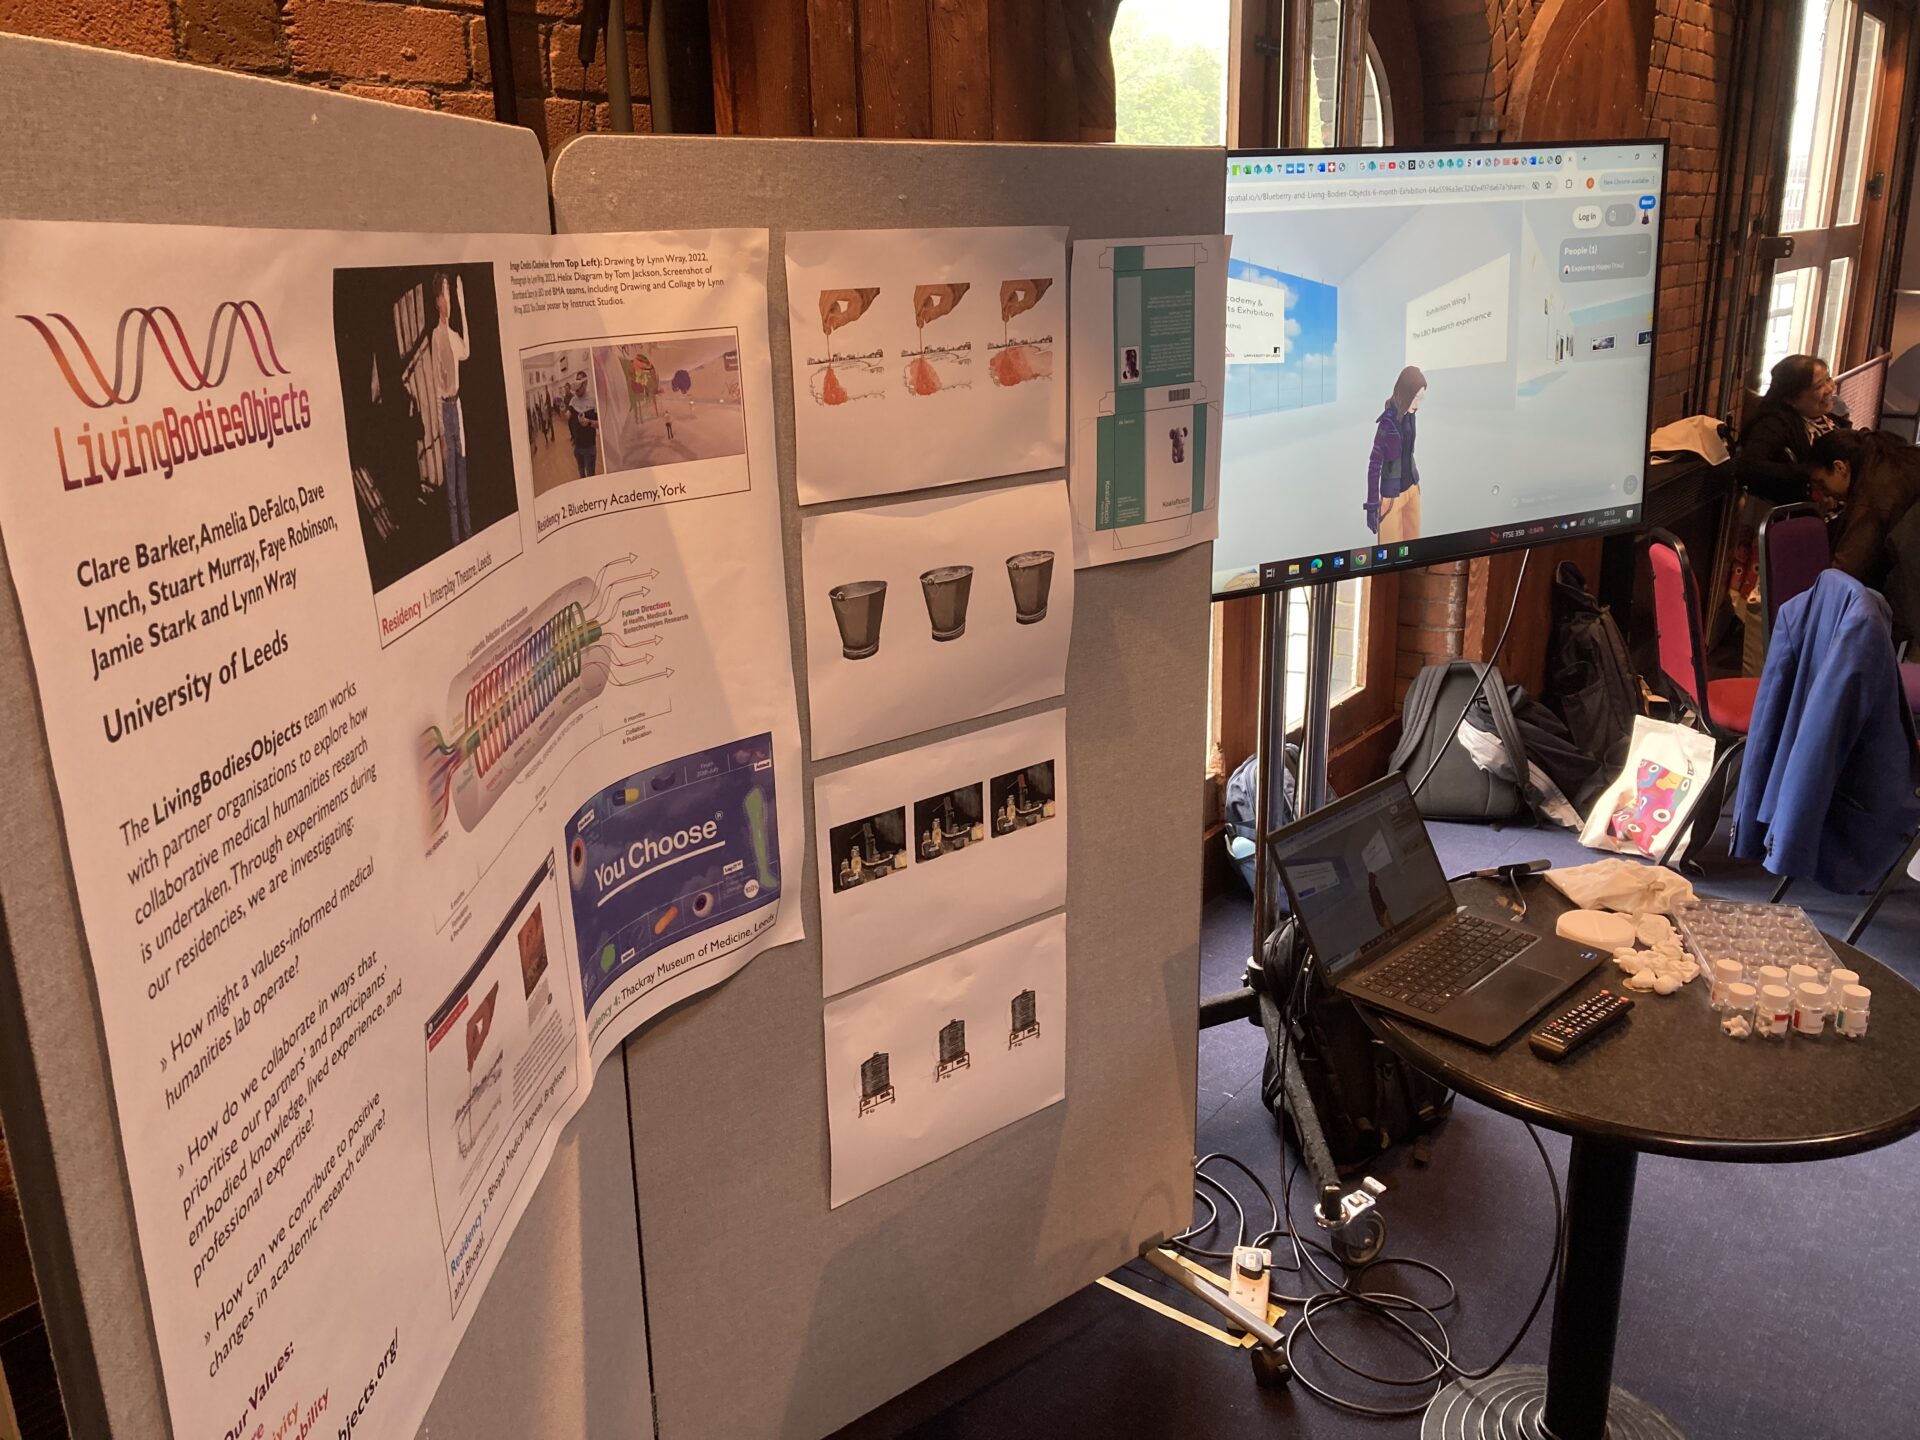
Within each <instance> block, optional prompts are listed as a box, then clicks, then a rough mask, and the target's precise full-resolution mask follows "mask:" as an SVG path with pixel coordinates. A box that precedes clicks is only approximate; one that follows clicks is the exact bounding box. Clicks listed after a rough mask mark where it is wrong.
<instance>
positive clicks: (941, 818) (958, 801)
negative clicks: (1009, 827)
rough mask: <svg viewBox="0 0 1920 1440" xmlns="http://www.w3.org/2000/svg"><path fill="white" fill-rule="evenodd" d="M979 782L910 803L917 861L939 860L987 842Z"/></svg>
mask: <svg viewBox="0 0 1920 1440" xmlns="http://www.w3.org/2000/svg"><path fill="white" fill-rule="evenodd" d="M980 795H981V786H980V785H979V783H978V782H976V783H974V784H972V785H962V786H961V787H960V788H959V789H958V790H946V791H943V792H941V793H940V794H938V795H931V796H929V797H928V798H926V799H925V800H916V801H914V802H913V844H914V852H913V853H914V858H915V859H916V860H938V859H939V858H940V857H941V856H942V855H951V854H953V853H954V852H955V851H956V850H964V849H966V848H967V846H969V845H971V844H973V843H974V842H975V841H979V840H984V839H986V838H987V827H986V823H985V817H984V815H983V814H982V812H981V804H980Z"/></svg>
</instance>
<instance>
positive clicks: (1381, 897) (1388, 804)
mask: <svg viewBox="0 0 1920 1440" xmlns="http://www.w3.org/2000/svg"><path fill="white" fill-rule="evenodd" d="M1273 850H1274V859H1275V863H1276V864H1277V865H1278V867H1279V870H1280V878H1281V881H1282V883H1283V884H1285V886H1286V887H1287V895H1288V897H1289V898H1290V899H1291V900H1292V902H1293V913H1294V915H1295V916H1296V917H1297V918H1298V920H1299V923H1300V925H1301V927H1302V928H1303V929H1304V930H1305V932H1306V936H1307V941H1308V943H1309V944H1310V945H1311V946H1312V947H1313V953H1314V954H1315V955H1316V956H1318V957H1319V962H1320V966H1321V971H1322V973H1323V974H1324V975H1325V977H1326V979H1327V981H1328V983H1329V984H1331V985H1333V986H1334V988H1335V989H1337V990H1339V992H1340V993H1341V994H1343V995H1348V996H1351V997H1352V998H1353V999H1355V1000H1362V1001H1365V1002H1366V1003H1367V1004H1369V1005H1372V1006H1375V1007H1376V1008H1378V1009H1381V1010H1385V1011H1387V1012H1389V1013H1390V1014H1394V1015H1398V1016H1401V1017H1402V1018H1404V1019H1407V1020H1412V1021H1414V1022H1416V1023H1417V1024H1420V1025H1424V1026H1426V1027H1427V1028H1429V1029H1432V1030H1438V1031H1439V1032H1440V1033H1441V1034H1443V1035H1451V1036H1454V1037H1455V1038H1456V1039H1460V1040H1465V1041H1467V1042H1468V1043H1469V1044H1473V1045H1478V1046H1481V1047H1482V1048H1484V1049H1489V1050H1490V1049H1492V1048H1494V1047H1495V1046H1497V1045H1499V1044H1501V1043H1502V1042H1503V1041H1505V1040H1506V1039H1508V1038H1509V1037H1510V1036H1512V1035H1513V1034H1514V1033H1515V1032H1516V1031H1517V1030H1519V1029H1520V1028H1521V1027H1522V1026H1524V1025H1525V1024H1526V1023H1527V1022H1528V1021H1529V1020H1531V1019H1532V1018H1533V1017H1534V1016H1536V1015H1538V1014H1539V1013H1540V1012H1541V1011H1542V1010H1544V1009H1545V1008H1546V1007H1547V1006H1548V1005H1549V1004H1551V1003H1552V1002H1553V1001H1554V1000H1556V999H1558V998H1559V997H1560V996H1562V995H1564V994H1566V993H1567V991H1569V990H1571V989H1572V988H1573V987H1574V986H1575V985H1577V984H1579V983H1580V981H1581V980H1583V979H1585V978H1586V977H1587V976H1588V975H1589V974H1591V973H1592V971H1593V968H1594V967H1595V966H1596V965H1598V964H1599V963H1600V962H1601V961H1602V960H1603V959H1605V958H1606V957H1605V956H1604V955H1602V953H1601V952H1600V951H1598V950H1590V949H1587V948H1585V947H1583V946H1580V945H1576V944H1574V943H1573V942H1572V941H1570V940H1562V939H1560V938H1558V937H1556V936H1550V935H1538V934H1535V933H1534V932H1533V931H1531V930H1527V929H1524V928H1522V927H1521V926H1518V925H1516V924H1514V923H1513V922H1512V921H1510V920H1507V919H1504V918H1498V917H1497V916H1495V915H1493V914H1477V913H1475V912H1474V911H1473V910H1472V909H1471V908H1469V907H1467V906H1462V905H1459V904H1457V903H1456V902H1455V900H1454V897H1453V892H1452V890H1451V889H1449V888H1448V886H1447V878H1446V875H1445V874H1444V873H1443V872H1442V871H1441V869H1440V859H1439V857H1438V856H1437V855H1435V854H1434V852H1433V842H1432V841H1431V840H1430V839H1428V837H1427V826H1426V821H1425V820H1423V819H1422V818H1421V815H1420V811H1419V809H1418V808H1417V807H1416V806H1415V805H1414V803H1413V795H1412V794H1411V792H1409V791H1408V789H1407V782H1406V780H1405V778H1404V777H1403V776H1401V775H1398V774H1393V775H1389V776H1387V778H1386V779H1384V780H1378V781H1375V782H1374V783H1373V784H1371V785H1369V786H1367V787H1366V788H1365V789H1362V790H1356V791H1355V792H1354V793H1353V794H1351V795H1348V796H1346V797H1345V798H1344V799H1340V800H1336V801H1334V802H1333V803H1331V804H1329V805H1326V806H1324V807H1323V808H1321V809H1319V810H1316V811H1314V812H1313V813H1312V814H1311V815H1308V816H1307V817H1306V818H1304V819H1302V820H1299V821H1297V822H1295V823H1294V824H1292V825H1289V826H1288V827H1287V828H1286V829H1284V830H1282V831H1281V832H1280V833H1279V834H1278V835H1276V836H1275V837H1274V845H1273Z"/></svg>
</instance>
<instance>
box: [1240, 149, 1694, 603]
mask: <svg viewBox="0 0 1920 1440" xmlns="http://www.w3.org/2000/svg"><path fill="white" fill-rule="evenodd" d="M1227 164H1228V173H1227V229H1228V232H1229V233H1230V234H1231V235H1232V237H1233V258H1232V260H1231V262H1230V264H1229V269H1228V276H1229V279H1228V294H1227V389H1226V406H1225V410H1226V424H1225V434H1224V437H1223V442H1222V446H1221V461H1222V463H1221V490H1220V539H1219V540H1218V542H1216V544H1215V546H1214V585H1213V588H1214V591H1215V593H1216V594H1223V595H1224V594H1232V593H1237V592H1241V591H1248V590H1259V589H1275V588H1281V587H1284V586H1287V585H1293V584H1302V583H1307V582H1310V581H1316V580H1327V579H1345V578H1347V577H1349V576H1351V575H1355V574H1366V573H1370V572H1372V571H1376V570H1380V569H1389V568H1398V567H1401V566H1407V565H1429V564H1434V563H1436V562H1438V561H1441V560H1448V559H1454V558H1458V557H1460V556H1464V555H1472V554H1482V553H1486V552H1487V551H1490V550H1497V549H1501V548H1505V547H1508V546H1515V545H1524V544H1533V543H1537V542H1539V541H1542V540H1550V539H1554V538H1566V537H1567V535H1568V534H1569V533H1570V532H1571V533H1575V534H1578V533H1589V532H1594V531H1599V530H1605V529H1612V528H1621V527H1625V526H1630V525H1634V524H1637V523H1638V522H1639V519H1640V504H1641V500H1642V493H1641V491H1642V482H1643V472H1644V467H1645V462H1646V440H1647V421H1648V413H1649V400H1650V392H1651V382H1652V374H1653V337H1654V297H1655V295H1656V293H1657V290H1658V268H1659V249H1660V246H1659V238H1660V215H1661V206H1662V204H1663V198H1662V180H1663V176H1664V170H1665V150H1664V147H1663V146H1662V145H1661V144H1660V143H1659V142H1657V141H1639V142H1628V143H1625V144H1621V145H1584V146H1571V145H1563V146H1559V147H1540V146H1530V147H1519V146H1501V147H1493V148H1487V147H1479V148H1470V149H1462V150H1436V151H1416V152H1411V153H1407V154H1399V153H1386V152H1381V151H1344V152H1328V151H1319V152H1315V153H1313V154H1312V155H1311V156H1304V155H1298V154H1294V155H1284V154H1254V153H1251V152H1248V153H1236V154H1231V155H1229V156H1228V162H1227Z"/></svg>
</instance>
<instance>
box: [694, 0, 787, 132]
mask: <svg viewBox="0 0 1920 1440" xmlns="http://www.w3.org/2000/svg"><path fill="white" fill-rule="evenodd" d="M707 14H708V19H709V25H710V28H711V30H712V35H713V109H714V117H713V118H714V129H715V132H716V133H718V134H721V135H806V134H810V133H811V132H812V129H813V115H812V112H811V107H810V105H809V103H808V95H807V0H711V6H710V8H709V10H708V12H707Z"/></svg>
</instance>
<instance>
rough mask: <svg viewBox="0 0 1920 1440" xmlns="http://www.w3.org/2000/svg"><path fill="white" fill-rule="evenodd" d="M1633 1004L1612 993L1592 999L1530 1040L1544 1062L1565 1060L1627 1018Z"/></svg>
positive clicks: (1592, 997) (1560, 1016)
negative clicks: (1609, 1027) (1601, 1033)
mask: <svg viewBox="0 0 1920 1440" xmlns="http://www.w3.org/2000/svg"><path fill="white" fill-rule="evenodd" d="M1631 1009H1633V1001H1631V1000H1629V999H1627V997H1626V996H1624V995H1616V994H1614V993H1613V992H1612V991H1611V990H1602V991H1601V992H1600V993H1599V994H1598V995H1593V996H1589V997H1588V998H1587V999H1585V1000H1582V1001H1581V1002H1580V1003H1579V1004H1578V1005H1576V1006H1574V1007H1573V1008H1572V1009H1571V1010H1569V1011H1567V1013H1566V1014H1564V1015H1556V1016H1555V1017H1554V1018H1553V1019H1551V1020H1549V1021H1548V1022H1547V1023H1546V1024H1544V1025H1542V1026H1541V1027H1540V1028H1539V1029H1538V1030H1536V1031H1534V1032H1533V1034H1531V1035H1529V1036H1528V1037H1527V1043H1528V1044H1529V1045H1531V1046H1533V1053H1534V1054H1536V1055H1538V1056H1539V1057H1540V1058H1541V1059H1542V1060H1564V1059H1566V1057H1567V1056H1569V1055H1571V1054H1572V1053H1573V1052H1574V1051H1576V1050H1578V1049H1579V1048H1580V1047H1581V1046H1582V1045H1584V1044H1586V1043H1587V1041H1589V1040H1591V1039H1592V1038H1593V1037H1594V1036H1596V1035H1598V1034H1599V1033H1600V1032H1601V1031H1602V1030H1605V1029H1606V1028H1607V1027H1608V1026H1609V1025H1617V1024H1618V1023H1619V1022H1620V1021H1622V1020H1624V1019H1626V1018H1627V1012H1628V1011H1629V1010H1631Z"/></svg>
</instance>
